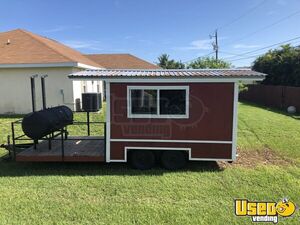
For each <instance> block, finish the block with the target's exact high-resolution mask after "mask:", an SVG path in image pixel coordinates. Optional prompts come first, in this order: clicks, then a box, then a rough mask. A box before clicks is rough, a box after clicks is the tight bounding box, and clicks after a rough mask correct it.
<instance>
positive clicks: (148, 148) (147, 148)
mask: <svg viewBox="0 0 300 225" xmlns="http://www.w3.org/2000/svg"><path fill="white" fill-rule="evenodd" d="M134 149H142V150H159V151H166V150H167V151H187V152H188V154H189V160H191V161H232V159H220V158H192V149H191V148H168V147H137V146H134V147H129V146H125V147H124V156H123V158H124V159H112V160H110V162H127V152H128V150H134Z"/></svg>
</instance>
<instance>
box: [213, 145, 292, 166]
mask: <svg viewBox="0 0 300 225" xmlns="http://www.w3.org/2000/svg"><path fill="white" fill-rule="evenodd" d="M237 153H238V157H237V160H236V161H235V162H233V163H228V162H219V163H218V164H219V166H220V167H221V168H226V167H233V166H242V167H247V168H254V167H256V166H258V165H281V166H285V165H295V162H294V161H292V160H291V159H286V158H283V157H282V156H280V155H278V154H276V153H275V152H274V151H272V150H271V149H269V148H265V149H259V150H255V149H254V150H249V149H239V148H238V150H237Z"/></svg>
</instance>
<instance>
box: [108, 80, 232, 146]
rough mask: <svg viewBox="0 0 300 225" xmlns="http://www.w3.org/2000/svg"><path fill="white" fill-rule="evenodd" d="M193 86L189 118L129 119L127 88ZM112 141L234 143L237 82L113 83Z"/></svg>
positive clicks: (191, 88) (191, 87)
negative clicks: (151, 140) (234, 102)
mask: <svg viewBox="0 0 300 225" xmlns="http://www.w3.org/2000/svg"><path fill="white" fill-rule="evenodd" d="M128 85H129V86H141V85H145V86H150V85H153V86H176V85H178V86H187V85H188V86H189V88H190V103H189V111H190V117H189V118H188V119H137V118H127V86H128ZM110 93H111V97H110V100H111V108H110V109H111V138H112V139H168V140H217V141H231V140H232V116H233V97H234V84H233V83H167V84H166V83H151V84H147V83H143V84H140V83H130V84H128V83H127V84H126V83H111V86H110Z"/></svg>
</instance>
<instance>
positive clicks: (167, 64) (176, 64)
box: [157, 54, 185, 69]
mask: <svg viewBox="0 0 300 225" xmlns="http://www.w3.org/2000/svg"><path fill="white" fill-rule="evenodd" d="M169 57H170V56H169V55H168V54H162V55H161V56H159V57H158V63H157V65H158V66H160V67H161V68H163V69H184V68H185V65H184V64H183V63H182V62H181V61H175V60H174V59H169Z"/></svg>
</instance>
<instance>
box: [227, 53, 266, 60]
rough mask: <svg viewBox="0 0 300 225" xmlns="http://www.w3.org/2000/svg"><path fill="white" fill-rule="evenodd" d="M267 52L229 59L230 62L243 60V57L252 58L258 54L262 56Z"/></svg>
mask: <svg viewBox="0 0 300 225" xmlns="http://www.w3.org/2000/svg"><path fill="white" fill-rule="evenodd" d="M263 54H265V53H260V54H256V55H251V56H247V57H243V58H237V59H232V60H229V61H230V62H234V61H239V60H243V59H251V58H255V57H258V56H261V55H263Z"/></svg>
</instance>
